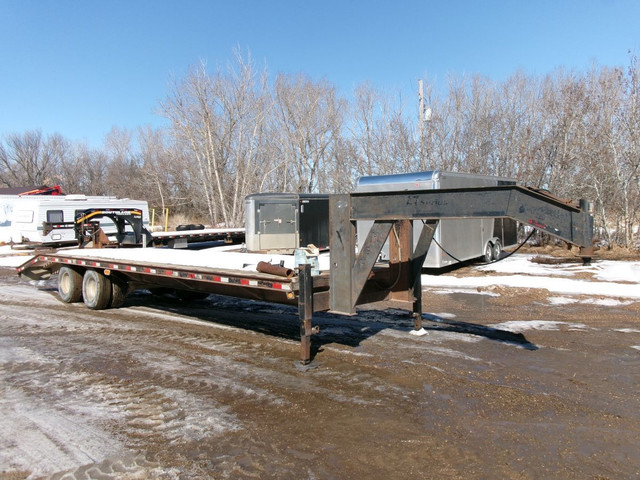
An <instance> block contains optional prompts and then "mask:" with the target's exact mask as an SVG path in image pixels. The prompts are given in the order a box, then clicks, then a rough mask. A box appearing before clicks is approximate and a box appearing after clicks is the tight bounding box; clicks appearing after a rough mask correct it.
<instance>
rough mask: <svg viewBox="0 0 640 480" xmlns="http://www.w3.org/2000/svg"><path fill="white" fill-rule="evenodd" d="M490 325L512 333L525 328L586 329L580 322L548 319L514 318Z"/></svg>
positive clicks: (522, 330)
mask: <svg viewBox="0 0 640 480" xmlns="http://www.w3.org/2000/svg"><path fill="white" fill-rule="evenodd" d="M490 327H493V328H497V329H500V330H506V331H507V332H512V333H522V332H526V331H527V330H547V331H557V330H561V329H562V328H563V327H564V328H566V329H567V330H586V329H587V328H588V327H587V326H586V325H584V324H582V323H567V322H553V321H548V320H514V321H511V322H503V323H496V324H493V325H490Z"/></svg>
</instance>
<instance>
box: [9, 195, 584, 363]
mask: <svg viewBox="0 0 640 480" xmlns="http://www.w3.org/2000/svg"><path fill="white" fill-rule="evenodd" d="M329 213H330V222H329V229H330V252H331V258H330V261H331V265H330V270H329V272H328V273H327V272H324V273H321V274H320V275H312V274H311V267H310V265H306V264H305V265H300V266H299V267H298V276H297V277H293V278H284V277H278V276H275V275H271V274H267V273H260V272H247V271H244V270H224V269H219V268H215V267H188V266H175V265H166V264H164V265H160V264H158V265H155V264H149V263H145V262H131V261H124V262H123V261H117V260H113V259H104V260H103V259H100V258H95V257H94V258H82V256H78V255H70V254H65V253H64V252H57V253H55V254H50V255H45V254H43V255H39V256H37V257H35V258H33V259H32V260H30V261H28V262H27V263H25V264H24V265H22V266H20V267H18V269H17V271H18V273H19V274H21V275H25V276H27V277H30V278H43V277H44V276H45V275H47V274H48V275H50V274H51V273H52V272H54V271H56V270H58V269H60V268H61V266H63V265H67V266H70V267H72V268H75V269H77V270H98V271H99V272H100V273H101V275H103V276H104V277H105V278H111V279H113V281H114V283H116V284H117V283H122V282H129V283H131V284H136V285H158V286H168V287H171V288H178V289H184V290H193V291H200V292H206V293H219V294H222V295H229V296H236V297H243V298H250V299H259V300H267V301H271V302H274V303H283V304H289V305H297V306H298V317H299V321H300V363H301V364H302V365H308V364H309V363H310V362H311V360H312V356H311V337H312V335H313V334H315V333H317V332H318V330H317V328H315V327H313V325H312V318H313V313H314V312H320V311H327V310H329V311H332V312H335V313H338V314H343V315H355V314H356V307H357V305H361V304H365V303H371V302H375V301H382V300H394V301H396V302H400V303H399V305H400V306H402V307H403V308H406V309H407V310H409V311H411V316H412V318H413V323H414V328H415V329H417V330H419V329H420V328H421V327H422V284H421V280H420V276H421V272H422V265H423V263H424V259H425V257H426V255H427V253H428V249H429V245H430V244H431V240H432V238H433V234H434V232H435V229H436V227H437V225H438V222H439V221H440V219H443V218H461V217H463V218H464V217H511V218H513V219H515V220H518V221H520V222H522V223H524V224H526V225H530V226H531V227H533V228H536V229H539V230H542V231H544V232H546V233H548V234H550V235H552V236H555V237H557V238H560V239H562V240H564V241H566V242H568V243H570V244H573V245H577V246H579V247H580V255H581V256H583V258H584V259H590V258H591V256H592V255H593V249H592V247H591V244H592V232H593V217H592V216H591V205H590V204H589V203H588V202H586V201H585V200H580V201H579V203H578V204H574V203H571V202H568V201H565V200H561V199H558V198H556V197H553V196H551V195H549V194H547V193H545V192H541V191H538V190H533V189H530V188H525V187H521V186H516V185H508V186H497V187H479V188H460V189H448V190H421V191H411V192H410V193H408V192H370V193H348V194H336V195H331V196H330V205H329ZM358 220H373V222H374V224H373V227H372V228H371V230H370V232H369V234H368V236H367V239H366V240H365V241H364V243H362V247H361V248H360V250H359V251H358V252H356V222H357V221H358ZM418 221H419V222H422V223H423V224H424V226H425V228H423V229H422V233H421V235H420V238H419V240H418V241H417V242H416V243H415V246H414V243H413V241H412V239H413V231H412V230H413V225H414V222H418ZM387 238H389V262H388V263H386V264H380V263H379V262H378V258H379V255H380V252H381V249H382V247H383V245H384V244H385V242H386V241H387ZM231 254H232V253H231Z"/></svg>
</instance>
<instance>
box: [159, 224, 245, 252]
mask: <svg viewBox="0 0 640 480" xmlns="http://www.w3.org/2000/svg"><path fill="white" fill-rule="evenodd" d="M151 236H152V238H153V244H154V245H155V246H169V247H171V248H185V247H187V246H188V245H189V244H191V243H203V242H216V241H223V242H225V243H227V244H232V243H242V242H244V241H245V229H244V228H205V229H202V230H181V231H171V232H152V233H151Z"/></svg>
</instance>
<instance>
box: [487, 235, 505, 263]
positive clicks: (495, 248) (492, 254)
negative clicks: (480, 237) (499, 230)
mask: <svg viewBox="0 0 640 480" xmlns="http://www.w3.org/2000/svg"><path fill="white" fill-rule="evenodd" d="M501 253H502V244H501V243H500V240H496V241H495V243H491V242H487V246H486V247H485V249H484V261H485V262H487V263H491V262H495V261H496V260H498V259H499V258H500V254H501Z"/></svg>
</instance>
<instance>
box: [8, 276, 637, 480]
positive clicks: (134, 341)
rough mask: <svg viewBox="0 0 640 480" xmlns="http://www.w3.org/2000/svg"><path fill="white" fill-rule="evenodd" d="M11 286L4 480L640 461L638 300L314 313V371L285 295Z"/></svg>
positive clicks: (420, 471)
mask: <svg viewBox="0 0 640 480" xmlns="http://www.w3.org/2000/svg"><path fill="white" fill-rule="evenodd" d="M0 285H1V286H2V288H0V309H1V310H0V325H1V333H0V391H1V395H0V405H1V409H0V438H1V439H3V440H0V446H1V447H2V448H1V449H0V465H1V468H0V472H1V473H0V478H2V479H21V478H55V479H82V478H94V479H107V478H130V479H134V478H136V479H143V478H161V479H165V478H166V479H173V478H176V479H206V478H231V479H245V478H261V479H263V478H279V479H364V478H366V479H396V478H397V479H406V478H438V479H458V478H460V479H462V478H464V479H469V478H473V479H476V478H477V479H493V478H503V479H548V478H554V479H600V480H603V479H627V478H628V479H631V478H638V477H639V476H640V446H639V445H640V396H639V395H638V385H640V351H639V350H640V303H639V302H635V303H633V302H629V303H620V304H618V305H614V306H602V305H594V304H587V303H574V304H571V305H562V306H559V305H554V304H551V303H549V302H548V301H547V293H546V292H545V291H541V290H533V289H506V288H503V289H499V291H498V292H494V293H499V294H500V295H499V296H486V295H474V294H463V293H449V294H430V293H428V292H425V295H424V304H425V312H431V314H429V315H428V316H427V317H428V321H425V329H426V330H427V331H428V335H424V336H420V337H418V336H412V335H410V334H409V331H410V329H411V324H410V321H409V318H408V315H407V314H406V312H404V311H401V310H397V309H394V308H392V306H390V307H391V308H386V309H384V310H380V309H379V308H370V309H365V310H362V311H361V312H360V315H358V316H357V317H353V318H350V317H340V316H337V315H331V314H319V315H317V316H316V317H315V318H314V324H316V325H319V327H320V334H319V335H317V336H315V337H314V348H316V349H317V353H316V356H315V360H314V364H315V366H316V368H314V369H312V370H310V371H307V372H302V371H299V370H298V369H296V368H295V366H294V363H295V360H296V358H297V356H298V340H297V335H298V333H299V326H298V321H297V312H296V310H295V309H292V308H288V307H281V306H274V305H270V304H265V303H253V302H249V301H241V300H236V299H230V298H225V297H216V296H210V297H209V298H208V299H206V300H204V301H200V302H195V303H193V304H191V305H189V306H185V305H184V304H180V303H178V302H177V301H173V300H171V299H163V298H158V297H154V296H151V295H150V294H148V292H144V291H142V292H138V293H136V294H134V295H133V296H130V297H129V298H128V299H127V301H126V303H125V306H124V307H123V308H120V309H115V310H106V311H100V312H93V311H90V310H88V309H86V308H85V307H84V305H82V304H74V305H67V304H64V303H62V302H61V301H60V300H59V299H58V297H57V293H56V292H55V280H51V281H48V282H43V283H39V284H34V283H27V282H25V281H22V280H20V279H18V277H16V276H15V274H13V272H12V271H10V270H4V271H2V273H0ZM386 307H389V306H388V305H387V306H386ZM507 325H508V326H510V327H509V328H506V326H507Z"/></svg>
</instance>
